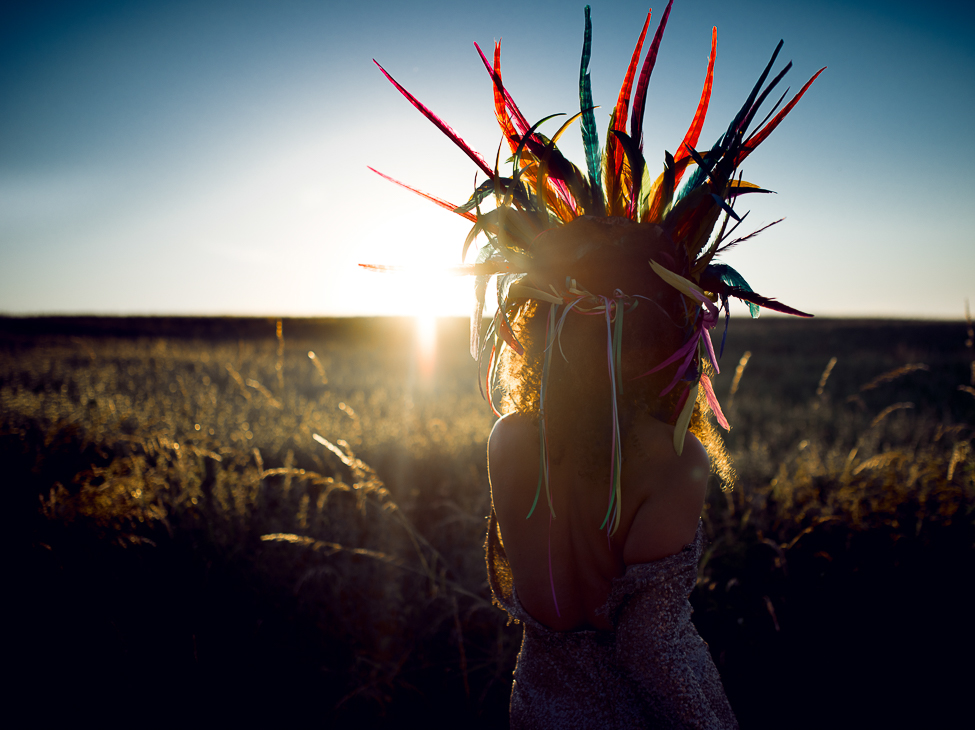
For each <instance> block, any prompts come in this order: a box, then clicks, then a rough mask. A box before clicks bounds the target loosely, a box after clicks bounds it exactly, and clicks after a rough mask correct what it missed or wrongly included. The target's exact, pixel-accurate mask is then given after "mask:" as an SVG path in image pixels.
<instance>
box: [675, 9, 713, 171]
mask: <svg viewBox="0 0 975 730" xmlns="http://www.w3.org/2000/svg"><path fill="white" fill-rule="evenodd" d="M717 51H718V29H717V28H714V27H713V28H711V56H710V58H708V75H707V76H706V77H705V79H704V89H703V90H702V91H701V100H700V101H699V102H698V104H697V111H696V112H694V119H693V120H691V126H690V127H688V128H687V134H685V135H684V141H683V142H681V143H680V147H679V148H678V150H677V153H676V154H675V155H674V163H675V165H676V166H677V169H676V174H675V175H674V187H675V188H676V187H677V185H678V184H679V183H680V179H681V178H682V177H683V176H684V169H685V168H686V167H687V165H686V164H684V165H681V164H679V163H680V162H681V161H682V160H684V159H686V158H688V157H690V153H689V152H688V151H687V148H688V147H693V148H696V147H697V140H698V138H699V137H700V136H701V129H703V127H704V118H705V117H706V116H707V114H708V104H709V103H710V102H711V85H712V84H713V83H714V57H715V55H716V54H717Z"/></svg>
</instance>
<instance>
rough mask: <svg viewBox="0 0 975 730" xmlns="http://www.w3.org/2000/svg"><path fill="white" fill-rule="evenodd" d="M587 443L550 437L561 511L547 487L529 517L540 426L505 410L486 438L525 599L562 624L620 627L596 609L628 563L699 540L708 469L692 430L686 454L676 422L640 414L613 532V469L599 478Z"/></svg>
mask: <svg viewBox="0 0 975 730" xmlns="http://www.w3.org/2000/svg"><path fill="white" fill-rule="evenodd" d="M587 448H588V446H587V445H586V444H582V443H564V444H558V443H551V442H550V443H549V449H550V453H557V454H560V458H558V459H555V460H552V461H550V465H549V482H550V486H551V493H552V505H553V508H554V513H555V515H554V518H553V517H551V515H550V511H549V507H548V500H547V499H546V497H545V494H544V487H543V488H542V494H541V495H540V496H539V498H538V503H537V505H536V506H535V509H534V511H533V512H532V515H531V517H530V518H528V519H526V515H528V513H529V511H530V510H531V507H532V503H533V501H534V499H535V493H536V488H537V485H538V470H539V436H538V426H537V424H535V423H533V422H532V421H531V420H530V419H529V418H528V417H526V416H523V415H520V414H512V415H509V416H506V417H505V418H502V419H501V420H499V421H498V422H497V424H495V427H494V430H493V431H492V433H491V438H490V440H489V443H488V475H489V478H490V480H491V495H492V500H493V503H494V509H495V511H496V513H497V516H498V524H499V526H500V529H501V536H502V539H503V541H504V548H505V552H506V554H507V557H508V561H509V563H510V565H511V570H512V574H513V576H514V583H515V589H516V590H517V592H518V598H519V600H520V601H521V604H522V606H524V608H525V610H526V611H528V613H529V614H531V615H532V616H533V617H534V618H536V619H537V620H538V621H540V622H541V623H543V624H545V625H546V626H548V627H549V628H551V629H554V630H556V631H573V630H578V629H591V628H596V629H609V628H612V627H611V625H610V624H609V621H608V619H607V618H606V617H604V616H600V615H597V613H596V612H597V610H598V609H599V608H600V607H601V606H602V605H603V604H604V603H605V601H606V598H607V596H608V595H609V589H610V584H611V582H612V580H613V579H614V578H617V577H619V576H620V575H622V574H623V571H624V570H625V568H626V566H627V565H633V564H637V563H645V562H650V561H652V560H657V559H659V558H663V557H666V556H668V555H673V554H675V553H677V552H679V551H680V550H681V549H682V548H683V547H684V546H685V545H686V544H688V543H690V542H692V541H693V539H694V534H695V532H696V530H697V523H698V519H699V517H700V515H701V510H702V508H703V505H704V493H705V488H706V486H707V479H708V474H709V472H710V467H709V462H708V457H707V454H706V452H705V450H704V447H703V446H702V445H701V443H700V441H698V440H697V439H696V438H695V437H694V436H693V435H691V434H688V435H687V437H686V440H685V443H684V449H683V454H682V455H681V456H678V455H677V454H676V453H675V452H674V447H673V427H672V426H668V425H667V424H665V423H663V422H661V421H658V420H656V419H654V418H652V417H649V416H646V417H642V418H640V419H637V420H636V421H635V422H634V423H633V425H632V426H631V428H630V430H629V434H628V437H627V439H626V442H625V443H624V444H623V471H622V492H623V498H622V511H621V515H620V526H619V529H618V530H617V531H616V533H615V534H614V535H612V536H611V537H609V538H608V537H607V531H606V529H605V528H604V529H600V525H601V523H602V521H603V518H604V516H605V514H606V510H607V507H608V505H609V481H610V480H609V474H608V470H607V474H606V475H605V477H602V478H600V477H599V476H597V475H593V474H592V473H591V470H590V469H587V468H586V459H587V451H586V449H587ZM549 540H551V550H550V549H549ZM550 559H551V572H550V570H549V560H550ZM553 584H554V593H555V600H553V595H552V594H553ZM556 600H557V603H558V609H556Z"/></svg>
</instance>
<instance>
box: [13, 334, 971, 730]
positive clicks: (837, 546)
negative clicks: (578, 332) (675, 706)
mask: <svg viewBox="0 0 975 730" xmlns="http://www.w3.org/2000/svg"><path fill="white" fill-rule="evenodd" d="M258 324H259V323H258ZM745 324H746V325H747V326H742V325H740V328H741V331H740V332H739V336H740V340H741V342H740V343H739V346H740V347H741V348H742V350H744V347H745V346H746V345H747V347H748V349H749V352H744V354H742V351H741V350H739V351H732V350H729V352H728V353H727V354H726V355H725V362H736V361H737V362H738V363H739V364H738V368H737V372H735V373H734V376H733V380H732V383H731V384H730V386H727V385H726V386H724V387H725V388H726V390H725V392H724V393H722V392H721V387H722V386H721V385H720V381H718V386H717V387H718V392H719V396H722V397H723V398H724V400H725V402H726V411H727V412H728V414H729V418H730V420H731V422H732V423H733V424H735V428H734V429H733V431H732V432H731V434H729V437H728V443H729V448H730V450H731V452H732V456H733V457H734V459H735V462H736V467H737V470H738V472H739V475H740V484H739V487H738V488H737V489H736V490H734V491H732V492H729V493H723V492H721V491H720V490H718V489H715V490H713V493H712V495H711V497H710V499H709V502H708V505H707V508H706V512H705V521H706V526H707V529H708V533H709V535H710V537H711V545H710V548H709V551H708V553H707V555H706V558H705V560H704V561H703V564H702V568H701V574H700V578H699V585H698V589H697V591H696V592H695V596H694V603H695V607H696V611H697V613H696V614H695V620H696V621H697V623H698V626H699V628H700V630H701V631H702V634H703V635H704V636H705V638H706V639H707V640H708V641H709V643H710V644H711V648H712V652H713V653H714V655H715V658H716V661H717V662H718V665H719V668H720V669H721V670H722V672H723V675H724V678H725V682H726V685H727V686H728V690H729V694H730V696H731V699H732V702H733V704H734V705H735V706H736V709H737V711H738V712H739V715H740V716H741V718H742V721H743V726H745V724H746V723H747V726H751V727H779V726H782V725H781V718H782V717H783V714H782V713H786V712H790V709H789V708H790V707H792V706H793V705H794V704H795V703H797V702H801V701H802V698H803V697H805V696H808V695H810V694H816V693H820V694H822V693H825V694H826V696H827V699H824V700H821V701H820V702H819V704H818V705H816V707H817V708H821V709H815V708H813V709H810V710H809V713H810V714H809V720H808V723H806V722H805V721H797V722H795V723H790V725H791V726H793V727H800V726H806V725H807V724H808V726H812V725H814V724H816V722H818V721H819V720H821V719H823V718H824V717H825V716H826V715H827V714H828V713H829V712H831V711H833V709H835V708H836V707H837V706H838V704H837V703H839V701H840V699H843V698H847V695H848V694H849V693H850V692H851V691H852V690H849V689H839V690H837V689H836V686H837V684H836V683H838V682H842V681H847V682H848V683H849V682H857V683H858V686H859V688H860V689H859V691H860V693H861V695H862V696H864V697H870V698H872V699H871V700H870V703H876V702H879V701H881V700H883V701H886V702H888V703H889V702H893V701H894V700H895V699H896V697H897V696H898V695H899V694H900V693H901V692H902V691H903V690H904V688H905V687H911V688H914V689H915V690H916V689H917V688H918V687H920V688H921V689H923V688H925V687H927V686H928V684H930V683H933V682H935V680H937V681H938V682H942V683H943V682H944V681H948V682H949V683H950V681H956V680H951V679H946V675H945V673H944V672H943V671H940V670H933V671H929V672H928V674H927V675H924V676H922V675H921V674H920V673H918V672H917V671H916V668H913V667H911V666H910V662H914V661H917V662H925V663H926V666H930V663H931V662H933V661H938V660H941V659H943V658H944V657H943V656H942V654H941V653H939V651H941V650H940V649H938V647H937V646H928V647H926V648H925V646H922V645H920V644H918V643H916V642H918V641H919V638H918V637H919V636H921V635H923V633H924V632H923V631H919V630H917V629H912V628H909V627H907V626H906V623H907V621H908V616H909V615H913V616H914V617H915V619H914V620H917V618H916V617H918V616H920V617H921V618H920V620H921V621H922V622H923V621H924V620H926V619H925V617H928V618H930V620H932V621H933V620H934V618H935V617H940V618H939V621H941V622H942V624H943V625H942V626H939V627H928V628H930V630H931V631H935V633H937V632H939V631H944V632H947V631H948V630H949V629H950V631H951V632H954V633H953V635H954V637H955V639H954V640H955V645H956V646H957V645H959V642H960V645H961V646H962V647H963V648H965V649H966V650H968V649H971V648H975V647H973V646H972V644H973V632H972V631H971V629H968V628H967V626H966V625H965V624H964V622H963V616H962V613H961V612H960V611H959V610H957V609H956V607H955V605H954V602H956V601H959V600H960V597H961V595H962V594H963V592H964V586H965V585H967V583H966V581H968V580H969V579H970V578H975V570H973V566H975V561H973V546H975V537H973V526H975V517H973V510H975V456H973V449H972V440H973V433H975V430H973V424H975V398H972V397H971V394H970V393H969V392H968V390H966V388H967V389H970V387H971V386H968V385H967V384H966V383H965V381H966V380H968V375H969V372H970V371H971V363H972V362H973V361H975V354H973V353H972V351H971V348H972V347H973V346H972V345H971V343H970V342H969V343H967V347H968V350H967V351H966V350H965V349H964V348H962V347H961V343H962V342H963V340H964V327H963V326H962V327H956V329H957V333H955V330H953V329H950V328H948V327H947V326H945V327H943V328H942V330H939V332H943V333H949V334H950V333H955V334H951V336H952V337H954V336H956V335H957V338H958V341H957V342H954V341H951V342H949V341H948V340H947V339H946V336H947V335H946V334H939V335H937V336H932V335H931V331H930V328H935V329H937V326H935V325H929V326H928V328H929V329H925V328H924V327H923V326H921V325H917V326H916V328H915V329H916V331H915V333H914V335H913V340H912V339H911V338H910V337H908V336H907V335H905V334H904V330H903V328H900V329H895V328H894V327H889V328H887V329H884V326H883V325H868V324H864V325H863V331H862V332H860V331H858V334H857V335H856V336H852V337H851V336H847V337H845V338H843V337H839V336H838V335H837V334H836V331H837V330H839V331H840V334H841V335H842V334H843V333H842V330H843V329H844V327H846V328H847V329H849V328H851V327H854V326H855V325H854V324H845V325H844V324H843V323H839V324H836V325H830V324H829V323H825V324H822V323H817V325H818V326H819V327H820V329H818V330H812V332H814V333H815V337H812V336H811V334H810V330H808V329H807V330H806V331H804V332H798V327H799V326H800V325H792V326H794V327H795V328H796V329H793V330H786V329H784V325H783V324H782V323H781V321H777V320H771V321H769V322H768V323H765V324H761V325H759V324H754V325H753V324H752V323H745ZM790 325H791V323H790ZM250 326H252V327H253V326H256V325H254V324H253V323H251V325H250ZM291 326H292V325H291V324H289V322H287V321H286V322H284V323H283V324H282V323H281V322H276V323H275V322H273V321H272V322H270V323H268V326H267V328H266V329H267V331H266V335H265V336H264V337H263V339H261V338H252V339H240V340H237V341H234V340H226V339H223V340H214V339H209V340H193V339H182V338H174V337H152V336H148V337H111V336H92V335H91V334H84V333H82V334H80V335H79V334H74V335H66V336H65V335H57V334H51V335H44V336H42V335H33V336H18V335H16V334H8V335H7V336H6V340H5V347H4V348H3V349H2V350H0V412H2V414H3V415H2V422H0V455H2V458H3V459H4V463H5V464H6V466H7V469H6V472H7V474H8V475H9V481H8V487H7V489H8V491H9V493H10V504H9V508H8V509H7V515H8V517H7V520H8V523H9V525H8V527H9V532H10V534H14V535H15V541H16V542H17V544H18V545H19V546H20V547H19V548H18V550H19V551H20V552H19V553H18V555H22V556H23V558H24V560H25V563H24V564H25V565H26V566H28V567H27V569H28V570H29V571H30V572H31V575H27V576H25V577H24V578H23V580H24V581H25V582H24V584H23V585H22V586H21V587H20V590H21V591H22V592H23V594H24V595H30V596H31V597H30V599H29V600H28V601H27V605H28V607H29V608H28V614H29V615H28V616H26V617H25V618H22V622H23V625H24V627H25V628H26V629H27V633H28V634H29V635H30V636H33V637H34V638H32V639H29V640H28V642H27V644H26V651H27V654H28V655H29V656H30V657H32V658H31V659H30V660H29V661H27V664H26V666H28V669H29V671H27V673H26V677H27V681H28V683H29V684H32V686H34V688H35V689H36V688H37V687H50V686H51V685H52V684H57V683H60V684H59V685H58V686H62V687H63V686H77V684H78V677H79V676H80V674H81V673H83V674H84V677H85V680H84V681H83V682H82V683H81V685H82V686H84V687H86V688H87V690H88V691H94V689H95V688H97V687H103V686H105V683H111V682H115V683H116V684H119V683H120V686H126V687H129V692H130V694H131V693H132V692H134V689H133V688H134V687H135V685H134V684H133V682H134V681H135V680H134V679H133V674H132V673H133V672H135V674H137V675H139V676H140V677H143V678H142V679H140V680H139V682H149V683H150V684H152V683H155V686H156V689H157V690H159V691H164V690H165V691H169V692H174V693H175V694H174V696H175V697H179V696H181V695H180V693H179V691H178V688H179V687H182V685H181V684H180V682H182V681H183V680H181V679H179V678H180V677H183V676H190V677H193V678H195V680H194V681H196V682H197V683H199V684H202V685H205V686H206V687H208V688H209V689H208V690H207V692H208V693H209V696H210V697H211V698H216V697H218V696H224V695H227V696H233V697H234V698H236V699H235V702H237V703H238V704H237V705H235V706H236V707H237V708H238V710H240V711H241V712H244V709H243V708H245V707H248V706H253V705H254V703H257V705H259V706H260V707H262V708H264V709H265V710H267V711H268V712H269V713H271V715H272V717H278V718H280V717H281V716H284V715H287V714H288V712H289V711H288V710H287V709H282V708H281V706H279V701H280V700H281V698H283V697H289V698H290V702H291V711H294V712H299V713H300V714H305V715H307V714H309V713H316V717H320V718H321V719H324V720H329V721H330V722H332V723H335V724H339V725H345V724H349V725H352V724H361V723H363V722H374V721H376V720H377V718H380V717H384V718H386V720H387V721H388V722H393V721H396V720H397V719H402V718H405V717H411V716H414V715H416V714H417V713H423V716H424V717H426V719H427V721H428V724H430V725H432V726H437V725H440V724H443V725H445V726H453V725H454V724H456V722H458V721H461V720H462V721H463V722H465V723H466V724H470V725H472V726H475V727H476V726H483V727H496V726H499V725H503V724H504V722H505V715H506V712H505V710H506V697H507V694H508V692H509V687H510V672H511V669H512V664H513V660H514V656H515V653H516V651H517V644H518V641H519V633H518V628H517V627H515V626H507V625H506V621H505V617H504V616H503V614H501V613H500V612H499V611H498V610H497V609H495V608H493V607H492V606H491V605H490V596H489V593H488V590H487V587H486V584H485V575H484V568H483V553H482V548H481V545H482V542H483V535H484V529H485V522H484V517H485V515H486V514H487V511H488V501H487V490H486V473H485V458H484V444H485V440H486V436H487V433H488V431H489V429H490V426H491V418H490V417H489V411H488V409H487V408H486V407H485V406H484V404H483V403H482V402H481V400H480V397H479V396H478V394H477V386H476V383H475V382H474V367H473V365H472V364H471V363H469V362H467V361H466V360H465V359H464V353H465V347H464V337H465V335H464V331H463V323H459V322H449V323H443V324H442V326H441V340H442V342H441V349H440V352H439V357H438V371H437V373H436V378H435V380H434V382H433V384H430V383H424V382H423V381H421V380H420V379H418V378H417V375H416V368H415V365H414V362H415V357H414V353H413V351H412V349H411V348H412V342H411V338H410V336H409V331H408V330H406V331H403V330H401V329H397V328H396V327H395V326H394V325H392V324H389V323H362V324H360V325H357V326H356V327H351V326H348V325H347V326H345V329H344V330H343V329H341V328H338V329H336V328H333V329H331V330H329V329H327V328H325V329H321V330H320V332H319V333H318V334H316V333H315V332H314V331H313V330H311V329H310V328H309V327H306V330H307V331H306V332H305V333H304V334H303V335H302V336H296V337H290V336H289V327H291ZM293 326H294V328H295V329H300V327H299V325H298V324H295V325H293ZM9 329H11V326H10V325H8V330H9ZM792 333H795V334H792ZM864 333H866V334H864ZM871 333H873V334H871ZM893 333H896V334H897V335H898V336H900V339H898V340H896V341H893V342H890V343H887V340H888V339H889V338H890V337H891V335H892V334H893ZM849 334H850V333H849V332H847V335H849ZM734 335H735V333H734V332H733V333H732V337H734ZM816 338H818V341H817V342H815V343H812V344H810V341H811V340H815V339H816ZM871 338H872V339H871ZM970 339H971V336H970V335H969V340H970ZM851 340H854V341H853V342H851ZM865 340H868V341H865ZM837 342H840V343H843V345H842V346H843V348H845V349H833V350H832V351H830V350H829V349H825V356H824V355H823V352H824V348H829V347H830V346H834V345H836V343H837ZM878 343H880V344H879V345H878ZM918 343H920V344H918ZM932 343H934V344H933V345H932ZM887 344H889V345H890V346H889V347H887ZM763 346H764V349H765V350H768V351H770V352H769V353H768V354H765V353H764V352H763ZM803 347H807V348H808V350H803ZM752 350H753V351H754V352H756V353H757V354H756V355H755V356H752V355H751V352H750V351H752ZM749 358H751V359H749ZM922 361H923V362H924V363H926V364H921V363H922ZM746 365H747V369H746ZM824 365H825V369H823V368H824ZM725 377H726V378H727V375H726V376H725ZM959 383H961V385H959ZM728 391H730V393H729V392H728ZM38 580H40V581H41V584H43V585H44V589H43V590H37V589H36V586H37V585H38V583H37V581H38ZM936 581H941V583H937V584H936ZM933 591H938V593H937V595H936V596H935V595H932V592H933ZM946 601H947V602H952V603H951V604H950V605H947V606H946V604H945V602H946ZM66 614H67V616H69V617H70V616H76V617H77V620H75V621H70V620H69V621H67V622H66V621H65V615H66ZM136 614H138V615H139V616H140V617H141V618H140V619H139V620H136V619H135V618H134V616H135V615H136ZM902 621H903V622H904V623H905V625H900V622H902ZM895 626H897V627H898V628H897V631H899V632H900V633H899V634H898V635H893V634H891V635H888V634H889V632H892V631H894V630H895ZM42 627H43V629H42ZM925 630H927V629H925ZM32 632H33V633H32ZM878 632H879V633H878ZM107 635H111V636H113V637H120V638H113V639H112V640H111V641H106V640H104V636H107ZM938 635H939V636H940V635H941V634H940V633H938ZM946 635H947V634H946ZM99 637H101V638H99ZM883 637H886V638H887V640H888V642H889V643H887V644H885V643H884V641H883ZM959 637H960V638H959ZM851 642H853V645H850V644H851ZM857 642H859V643H857ZM894 648H897V650H898V651H899V652H900V654H897V653H896V652H894V651H893V649H894ZM867 650H869V652H868V653H870V652H872V654H870V655H869V656H864V655H863V654H862V652H863V651H867ZM45 652H46V654H47V655H51V656H54V657H57V662H56V664H57V667H56V668H52V666H53V665H52V663H51V662H48V661H47V660H46V659H44V660H41V659H38V656H39V655H43V654H45ZM836 652H841V653H843V654H844V658H843V659H842V660H841V661H838V662H837V665H836V666H833V667H832V669H830V670H829V671H827V669H828V668H829V667H831V666H832V665H831V664H830V662H832V661H834V657H833V656H831V655H830V654H831V653H832V654H835V653H836ZM850 652H860V653H855V654H854V655H853V656H852V657H851V656H850ZM895 654H896V658H895V656H894V655H895ZM86 662H87V664H86ZM892 662H893V664H892ZM83 666H87V667H88V669H87V670H83V669H82V667H83ZM147 672H148V674H149V675H151V677H149V678H148V679H146V678H145V675H146V673H147ZM870 672H873V675H872V676H866V675H865V674H864V673H867V675H869V673H870ZM865 676H866V678H865ZM898 677H899V679H898ZM71 682H74V685H71ZM926 683H928V684H926ZM932 686H933V685H932ZM248 688H251V689H248ZM253 688H260V689H259V691H257V690H255V689H253ZM883 698H886V699H885V700H884V699H883ZM212 702H213V703H215V702H216V700H215V699H213V700H212ZM248 702H249V703H251V704H250V705H248V704H247V703H248ZM870 703H865V702H864V701H861V702H860V703H859V705H857V706H858V707H862V708H865V707H866V706H867V705H868V704H870ZM177 704H178V703H177ZM949 706H950V707H954V706H951V705H949ZM890 707H891V708H892V707H893V705H890ZM911 707H913V706H911ZM888 709H889V708H888ZM909 711H910V707H908V708H907V709H905V707H903V706H902V707H901V708H900V710H899V713H900V715H897V713H893V710H891V712H892V713H893V714H891V717H895V716H906V715H904V713H907V714H908V715H909V714H910V712H909ZM875 713H876V710H875ZM840 724H841V725H842V723H840Z"/></svg>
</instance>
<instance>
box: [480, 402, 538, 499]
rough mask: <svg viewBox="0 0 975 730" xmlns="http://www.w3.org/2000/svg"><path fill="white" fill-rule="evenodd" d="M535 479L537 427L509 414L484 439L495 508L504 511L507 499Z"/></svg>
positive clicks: (524, 419) (518, 415) (527, 419)
mask: <svg viewBox="0 0 975 730" xmlns="http://www.w3.org/2000/svg"><path fill="white" fill-rule="evenodd" d="M537 476H538V426H537V425H536V423H535V422H534V421H533V420H532V419H531V418H530V417H529V416H526V415H524V414H521V413H510V414H508V415H506V416H504V417H502V418H500V419H498V421H497V422H496V423H495V424H494V428H493V429H492V430H491V435H490V436H489V437H488V479H489V480H490V482H491V495H492V499H493V500H494V503H495V508H496V509H498V510H499V512H500V511H504V510H503V507H504V506H505V503H506V502H508V501H510V500H509V499H508V495H513V493H514V494H517V493H520V491H522V490H519V489H518V486H519V485H520V483H521V482H522V481H523V480H524V479H526V478H529V477H530V478H531V479H537Z"/></svg>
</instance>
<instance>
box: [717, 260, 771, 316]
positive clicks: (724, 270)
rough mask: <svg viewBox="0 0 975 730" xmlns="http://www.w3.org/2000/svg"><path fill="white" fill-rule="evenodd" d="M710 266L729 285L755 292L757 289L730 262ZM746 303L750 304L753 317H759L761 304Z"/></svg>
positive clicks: (749, 308)
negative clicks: (729, 264)
mask: <svg viewBox="0 0 975 730" xmlns="http://www.w3.org/2000/svg"><path fill="white" fill-rule="evenodd" d="M708 268H710V269H712V270H713V271H714V272H715V273H716V274H717V275H718V276H720V277H721V281H723V282H724V283H725V284H727V285H728V286H733V287H735V288H736V289H741V290H743V291H746V292H749V293H754V291H755V290H754V289H752V288H751V287H750V286H749V285H748V282H747V281H745V277H744V276H742V275H741V274H739V273H738V272H737V271H735V270H734V269H733V268H731V267H730V266H728V264H711V265H710V266H709V267H708ZM746 304H748V311H749V312H750V313H751V315H752V319H758V315H759V312H760V311H761V309H759V306H758V305H757V304H753V303H752V302H746Z"/></svg>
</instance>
